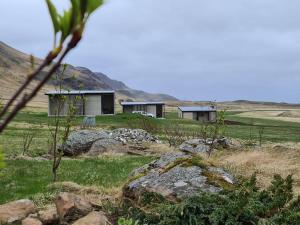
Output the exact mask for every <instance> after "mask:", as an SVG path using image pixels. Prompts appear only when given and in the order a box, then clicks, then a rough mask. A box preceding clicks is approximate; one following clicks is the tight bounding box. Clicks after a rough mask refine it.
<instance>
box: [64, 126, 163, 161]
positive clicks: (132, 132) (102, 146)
mask: <svg viewBox="0 0 300 225" xmlns="http://www.w3.org/2000/svg"><path fill="white" fill-rule="evenodd" d="M146 142H149V143H150V142H155V143H159V141H158V139H157V138H156V137H154V136H152V135H151V134H149V133H148V132H146V131H144V130H141V129H125V128H120V129H116V130H113V131H106V130H101V131H93V130H80V131H75V132H72V133H71V134H70V135H69V137H68V139H67V142H66V144H65V145H64V146H61V147H60V149H62V150H63V152H64V154H65V155H67V156H76V155H80V154H83V153H88V154H89V155H98V154H101V153H104V152H107V151H115V152H126V150H128V149H129V146H127V144H129V143H131V144H132V143H133V144H136V145H137V146H138V145H140V144H142V143H146ZM125 145H126V146H125Z"/></svg>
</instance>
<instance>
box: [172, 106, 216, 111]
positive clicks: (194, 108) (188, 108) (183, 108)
mask: <svg viewBox="0 0 300 225" xmlns="http://www.w3.org/2000/svg"><path fill="white" fill-rule="evenodd" d="M178 108H179V109H180V110H181V111H182V112H211V111H217V108H216V107H214V106H178Z"/></svg>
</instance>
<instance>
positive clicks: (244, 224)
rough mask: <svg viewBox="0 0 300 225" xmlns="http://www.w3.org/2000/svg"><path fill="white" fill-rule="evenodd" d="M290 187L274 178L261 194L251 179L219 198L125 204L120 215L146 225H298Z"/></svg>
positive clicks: (206, 195)
mask: <svg viewBox="0 0 300 225" xmlns="http://www.w3.org/2000/svg"><path fill="white" fill-rule="evenodd" d="M292 183H293V179H292V176H287V177H286V178H282V177H281V176H279V175H276V176H274V179H273V181H272V183H271V185H270V186H269V187H268V188H267V189H265V190H260V189H259V188H258V187H257V184H256V177H255V175H253V176H252V177H251V179H250V180H248V181H245V182H244V183H242V184H241V185H240V186H239V187H238V188H236V189H235V190H233V191H227V192H224V193H222V195H218V194H209V193H200V194H199V195H198V196H195V197H191V198H188V199H186V200H184V201H182V202H180V203H172V202H168V203H166V202H165V203H163V204H162V203H161V201H160V202H157V203H156V202H154V201H153V198H151V201H149V202H147V203H145V205H144V206H143V207H141V208H137V207H136V206H133V207H128V205H126V204H129V205H130V202H129V203H126V204H125V207H124V211H123V212H122V213H124V214H125V215H127V216H128V217H132V218H133V219H134V221H138V224H148V225H170V224H172V225H198V224H203V225H250V224H261V225H298V224H299V222H300V214H299V210H300V198H295V199H294V194H293V190H292ZM123 216H124V215H123Z"/></svg>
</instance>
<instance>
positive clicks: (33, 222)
mask: <svg viewBox="0 0 300 225" xmlns="http://www.w3.org/2000/svg"><path fill="white" fill-rule="evenodd" d="M22 225H43V224H42V222H41V221H39V220H38V219H35V218H26V219H24V220H22Z"/></svg>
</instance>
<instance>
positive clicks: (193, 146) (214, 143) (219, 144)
mask: <svg viewBox="0 0 300 225" xmlns="http://www.w3.org/2000/svg"><path fill="white" fill-rule="evenodd" d="M210 148H213V149H239V148H242V144H241V143H240V142H239V141H237V140H235V139H229V138H225V137H224V138H218V139H216V140H211V139H206V140H205V139H201V138H200V139H191V140H188V141H185V142H183V143H182V144H181V145H180V146H179V149H180V150H181V151H183V152H188V153H193V154H197V153H206V152H208V151H209V150H210Z"/></svg>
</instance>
